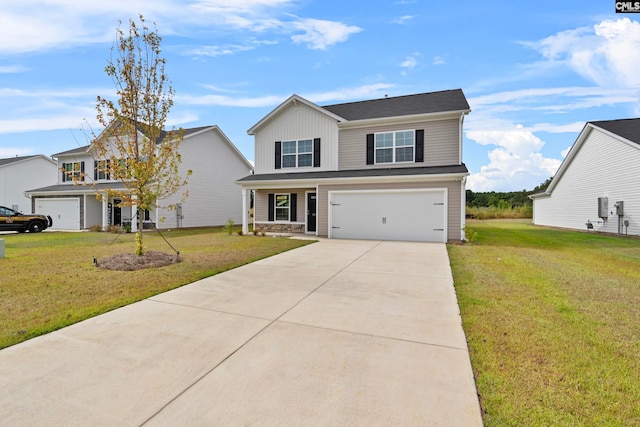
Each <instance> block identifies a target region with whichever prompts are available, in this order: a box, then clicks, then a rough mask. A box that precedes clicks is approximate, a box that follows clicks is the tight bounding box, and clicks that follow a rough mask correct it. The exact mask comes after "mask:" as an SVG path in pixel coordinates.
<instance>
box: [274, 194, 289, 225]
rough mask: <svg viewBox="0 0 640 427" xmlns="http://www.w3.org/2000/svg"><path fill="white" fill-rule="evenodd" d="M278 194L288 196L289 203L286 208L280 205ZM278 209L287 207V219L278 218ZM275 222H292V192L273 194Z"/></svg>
mask: <svg viewBox="0 0 640 427" xmlns="http://www.w3.org/2000/svg"><path fill="white" fill-rule="evenodd" d="M278 196H287V202H288V203H287V204H288V206H287V207H286V208H284V207H280V208H279V207H278ZM278 209H287V212H288V213H287V219H277V218H278V211H277V210H278ZM273 222H280V223H289V222H291V193H274V195H273Z"/></svg>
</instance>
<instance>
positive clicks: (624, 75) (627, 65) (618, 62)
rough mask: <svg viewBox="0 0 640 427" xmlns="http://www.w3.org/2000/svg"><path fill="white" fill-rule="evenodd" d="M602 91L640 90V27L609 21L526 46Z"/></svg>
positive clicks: (561, 33)
mask: <svg viewBox="0 0 640 427" xmlns="http://www.w3.org/2000/svg"><path fill="white" fill-rule="evenodd" d="M523 44H525V45H527V46H529V47H531V48H534V49H535V50H537V51H538V52H540V53H541V54H542V56H543V58H544V59H545V60H546V61H548V62H551V63H557V64H560V65H564V66H567V67H569V68H570V69H572V70H573V71H575V72H576V73H578V74H579V75H581V76H582V77H584V78H585V79H588V80H590V81H593V82H594V83H596V84H598V85H599V86H602V87H611V86H617V87H626V88H628V87H634V88H635V87H640V74H639V73H638V72H637V70H638V69H640V23H639V22H637V21H632V20H630V19H629V18H623V19H617V20H611V19H606V20H603V21H602V22H600V23H599V24H596V25H594V26H593V27H581V28H576V29H572V30H566V31H562V32H559V33H557V34H554V35H552V36H549V37H547V38H544V39H542V40H539V41H537V42H525V43H523Z"/></svg>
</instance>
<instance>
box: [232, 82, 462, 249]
mask: <svg viewBox="0 0 640 427" xmlns="http://www.w3.org/2000/svg"><path fill="white" fill-rule="evenodd" d="M469 112H470V108H469V104H468V103H467V100H466V98H465V96H464V94H463V92H462V90H460V89H456V90H446V91H440V92H431V93H422V94H416V95H408V96H399V97H386V98H382V99H375V100H368V101H361V102H350V103H344V104H335V105H327V106H323V107H321V106H318V105H316V104H314V103H312V102H310V101H308V100H306V99H304V98H302V97H300V96H297V95H293V96H291V97H290V98H289V99H287V100H286V101H284V102H283V103H282V104H280V105H279V106H278V107H276V108H275V109H274V110H273V111H271V112H270V113H269V114H267V115H266V116H265V117H264V118H263V119H262V120H260V121H259V122H258V123H256V124H255V125H254V126H253V127H251V129H249V131H248V133H249V134H250V135H254V137H255V174H254V175H250V176H247V177H245V178H242V179H240V180H238V182H237V183H238V184H239V185H241V186H242V193H243V203H244V205H243V206H244V209H243V210H244V212H245V213H246V212H247V209H246V208H247V204H248V200H249V199H248V195H249V194H250V193H251V191H253V192H254V194H255V196H254V227H255V229H258V230H264V231H273V232H297V233H308V234H312V235H316V236H320V237H328V238H347V239H380V240H410V241H429V242H447V241H456V240H457V241H459V240H461V239H463V238H464V231H463V228H464V221H465V181H466V177H467V176H468V174H469V172H468V170H467V168H466V166H465V165H464V163H462V126H463V120H464V116H465V115H466V114H468V113H469ZM243 230H244V231H245V232H246V231H248V216H247V215H246V214H245V215H244V216H243Z"/></svg>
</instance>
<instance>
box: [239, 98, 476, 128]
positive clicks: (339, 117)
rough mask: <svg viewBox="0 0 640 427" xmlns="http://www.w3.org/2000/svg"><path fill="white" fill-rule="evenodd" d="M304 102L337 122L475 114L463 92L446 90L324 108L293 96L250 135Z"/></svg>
mask: <svg viewBox="0 0 640 427" xmlns="http://www.w3.org/2000/svg"><path fill="white" fill-rule="evenodd" d="M297 102H300V103H302V104H304V105H306V106H308V107H310V108H312V109H314V110H316V111H318V112H320V113H322V114H324V115H326V116H329V117H331V118H333V119H334V120H336V122H343V123H344V122H350V121H357V120H370V119H384V118H389V117H402V116H414V115H419V114H433V113H447V112H462V113H465V114H466V113H468V112H469V111H471V108H470V107H469V103H468V102H467V99H466V98H465V96H464V93H463V92H462V89H451V90H443V91H439V92H427V93H419V94H415V95H404V96H395V97H385V98H380V99H371V100H367V101H356V102H347V103H343V104H333V105H326V106H323V107H320V106H318V105H316V104H314V103H313V102H311V101H308V100H306V99H304V98H302V97H301V96H298V95H291V96H290V97H289V98H287V99H286V100H285V101H284V102H283V103H281V104H280V105H278V106H277V107H276V108H274V109H273V110H272V111H271V112H270V113H269V114H267V115H266V116H264V117H263V118H262V119H261V120H260V121H259V122H258V123H256V124H255V125H253V126H252V127H251V128H249V130H248V131H247V133H248V134H249V135H254V134H255V133H256V131H257V130H258V129H260V128H261V127H262V126H264V125H265V124H267V123H268V122H270V121H271V120H272V119H273V118H274V117H276V116H277V115H278V114H279V113H280V112H281V111H282V110H284V109H285V108H286V107H287V106H289V105H290V104H294V105H295V104H296V103H297Z"/></svg>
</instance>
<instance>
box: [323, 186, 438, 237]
mask: <svg viewBox="0 0 640 427" xmlns="http://www.w3.org/2000/svg"><path fill="white" fill-rule="evenodd" d="M446 200H447V199H446V190H444V189H438V190H393V191H331V192H329V237H330V238H337V239H371V240H408V241H420V242H446V241H447V237H446V236H447V230H446V223H447V219H446V215H447V214H446V213H447V203H446Z"/></svg>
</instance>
